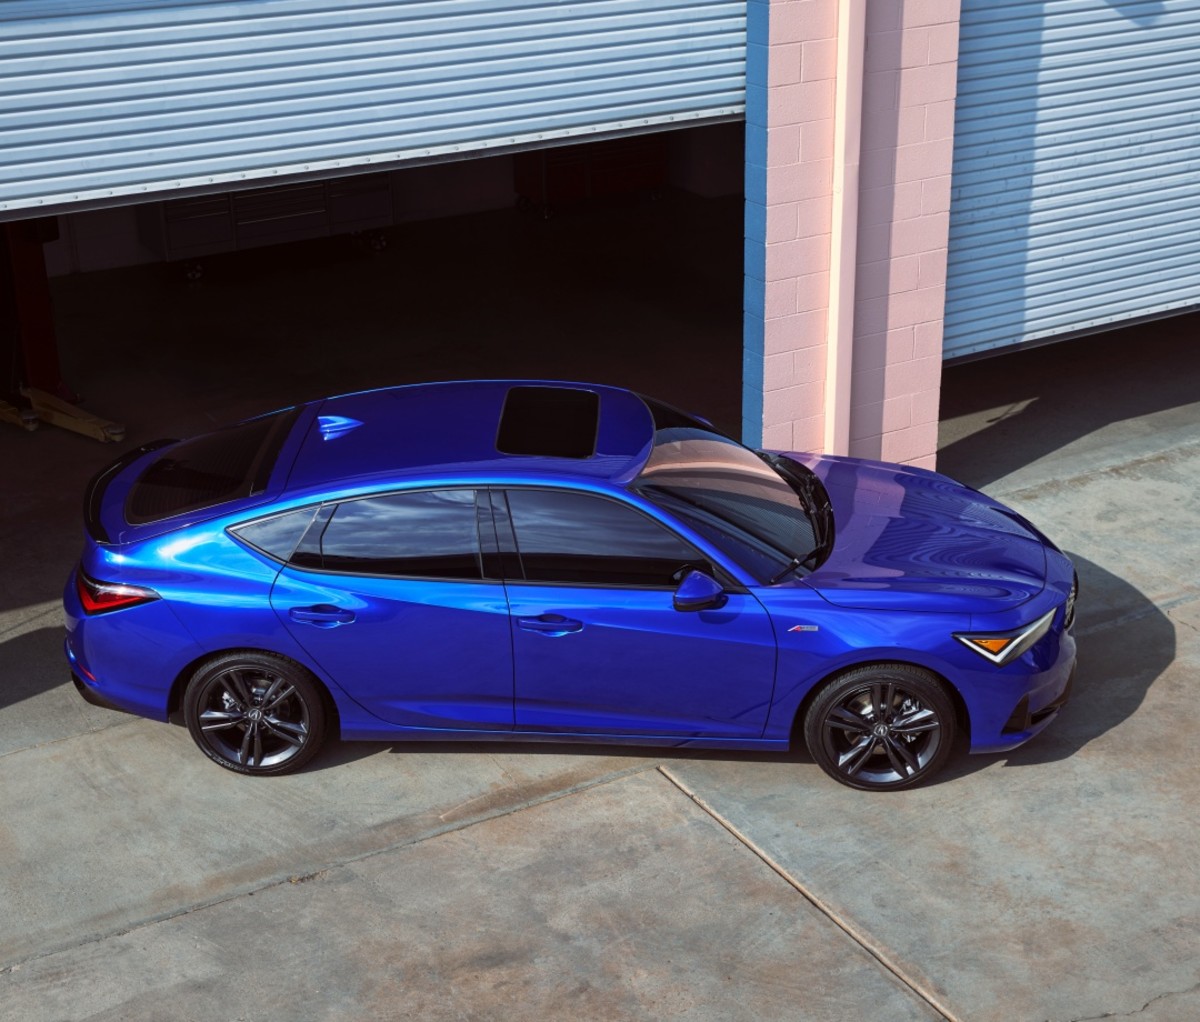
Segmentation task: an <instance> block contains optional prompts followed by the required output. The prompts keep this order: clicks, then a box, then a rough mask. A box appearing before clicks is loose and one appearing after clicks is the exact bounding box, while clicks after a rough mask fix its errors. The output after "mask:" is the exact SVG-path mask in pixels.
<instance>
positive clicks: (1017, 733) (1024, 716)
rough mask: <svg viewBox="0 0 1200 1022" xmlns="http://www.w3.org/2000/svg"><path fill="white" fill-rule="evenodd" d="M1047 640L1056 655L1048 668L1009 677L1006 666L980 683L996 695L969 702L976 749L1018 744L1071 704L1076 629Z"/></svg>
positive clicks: (992, 749) (1004, 749)
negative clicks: (1074, 631) (1006, 674)
mask: <svg viewBox="0 0 1200 1022" xmlns="http://www.w3.org/2000/svg"><path fill="white" fill-rule="evenodd" d="M1047 639H1048V640H1050V641H1051V649H1052V650H1053V652H1054V654H1055V655H1054V656H1053V657H1052V659H1051V660H1050V662H1049V663H1046V662H1045V661H1043V664H1044V666H1043V669H1041V670H1035V671H1033V672H1028V671H1027V672H1025V673H1021V672H1019V671H1018V672H1017V673H1014V674H1013V675H1011V676H1010V677H1007V678H1004V679H1001V678H1000V677H999V675H1001V674H1004V673H1006V671H997V672H995V673H994V674H993V675H992V677H991V678H986V679H980V680H979V681H977V682H976V685H977V686H979V688H978V689H977V691H979V690H987V691H989V695H990V698H988V699H986V700H984V699H977V700H975V705H972V700H969V699H968V701H967V708H968V713H970V715H971V752H973V753H987V752H1008V751H1010V750H1012V749H1015V748H1017V747H1018V746H1020V745H1023V744H1024V743H1025V742H1027V741H1029V739H1031V738H1033V737H1034V736H1035V735H1038V734H1040V733H1041V732H1042V731H1044V730H1045V729H1046V728H1047V727H1049V726H1050V724H1051V722H1052V721H1053V720H1054V719H1055V718H1056V717H1057V716H1058V714H1059V711H1060V710H1062V708H1063V707H1064V706H1065V705H1066V704H1067V701H1068V700H1069V699H1070V697H1071V690H1072V688H1073V687H1074V684H1075V669H1076V655H1075V638H1074V636H1073V635H1071V634H1070V632H1059V633H1057V634H1056V635H1054V636H1047ZM1045 652H1046V650H1043V651H1042V653H1043V654H1044V653H1045ZM1022 659H1024V658H1022ZM1014 666H1017V665H1014Z"/></svg>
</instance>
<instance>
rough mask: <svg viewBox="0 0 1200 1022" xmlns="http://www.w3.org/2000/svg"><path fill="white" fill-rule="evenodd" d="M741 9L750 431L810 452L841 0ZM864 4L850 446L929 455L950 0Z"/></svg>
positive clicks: (908, 456)
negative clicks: (745, 22) (745, 16)
mask: <svg viewBox="0 0 1200 1022" xmlns="http://www.w3.org/2000/svg"><path fill="white" fill-rule="evenodd" d="M749 7H750V18H749V53H748V61H747V168H746V201H747V213H746V242H747V244H746V250H747V259H746V273H747V279H746V301H745V322H744V327H745V337H746V344H745V349H746V352H745V359H746V372H745V401H744V418H745V435H746V438H747V440H749V441H755V440H759V439H761V442H762V443H763V445H764V446H767V447H775V448H783V449H794V450H819V449H821V448H822V446H823V443H824V421H825V419H824V414H825V393H824V388H825V377H826V365H827V358H828V349H827V343H828V342H827V329H826V328H827V321H828V303H829V269H830V265H829V257H830V238H831V236H830V231H831V222H832V209H833V205H832V204H833V144H834V112H835V80H836V74H837V31H838V16H839V9H840V7H841V5H840V4H839V2H838V0H750V5H749ZM866 12H867V22H866V33H867V48H866V55H865V67H864V76H863V109H862V124H861V161H860V178H859V210H858V214H859V215H858V236H857V242H858V254H857V274H856V281H855V310H854V350H853V371H852V377H851V395H850V402H851V421H850V449H849V453H851V454H855V455H858V456H861V457H872V458H884V459H886V460H890V461H901V462H908V463H913V464H919V465H923V466H932V464H933V460H934V454H935V452H936V449H937V419H938V398H939V391H940V382H941V372H942V363H941V341H942V313H943V308H944V304H945V280H946V245H947V235H948V231H949V207H950V167H951V161H952V158H953V129H954V95H955V83H956V75H957V56H958V16H959V0H869V2H868V3H867V4H866ZM756 388H757V394H755V393H754V390H755V389H756Z"/></svg>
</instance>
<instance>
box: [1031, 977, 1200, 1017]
mask: <svg viewBox="0 0 1200 1022" xmlns="http://www.w3.org/2000/svg"><path fill="white" fill-rule="evenodd" d="M1198 990H1200V983H1197V984H1195V985H1194V986H1190V987H1188V988H1187V989H1186V990H1168V991H1167V992H1166V993H1165V994H1159V995H1158V996H1157V997H1151V998H1150V1000H1148V1001H1147V1002H1146V1003H1145V1004H1143V1005H1142V1006H1141V1007H1140V1008H1134V1009H1133V1011H1123V1012H1119V1013H1118V1012H1112V1011H1110V1012H1105V1013H1104V1014H1103V1015H1089V1016H1088V1017H1087V1018H1074V1019H1071V1020H1070V1022H1101V1019H1106V1018H1133V1017H1134V1016H1135V1015H1140V1014H1141V1013H1142V1012H1143V1011H1145V1010H1146V1009H1147V1008H1149V1007H1150V1005H1152V1004H1157V1003H1158V1002H1159V1001H1165V1000H1167V998H1169V997H1186V996H1187V995H1188V994H1194V993H1196V991H1198ZM1046 1022H1054V1019H1047V1020H1046Z"/></svg>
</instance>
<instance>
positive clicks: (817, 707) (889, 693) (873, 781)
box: [804, 664, 958, 791]
mask: <svg viewBox="0 0 1200 1022" xmlns="http://www.w3.org/2000/svg"><path fill="white" fill-rule="evenodd" d="M877 706H882V707H883V713H882V719H880V717H881V715H880V714H879V712H878V711H877V710H876V707H877ZM957 731H958V724H957V721H956V718H955V713H954V704H953V702H952V701H951V699H950V696H949V694H948V693H947V692H946V688H945V686H944V685H943V683H942V682H941V681H940V680H939V679H938V678H936V677H935V676H934V675H932V674H930V673H929V672H928V671H926V670H923V669H921V668H919V667H913V666H911V665H909V664H872V665H870V666H866V667H856V668H854V669H853V670H850V671H847V672H846V673H844V674H839V675H838V676H837V677H834V678H831V679H829V681H827V682H826V683H825V684H824V686H822V688H821V689H820V690H819V691H818V692H817V695H816V698H814V699H813V701H812V703H811V704H810V705H809V708H808V712H807V713H806V714H805V715H804V740H805V742H806V744H807V745H808V751H809V754H810V755H811V756H812V758H813V759H814V760H815V761H816V763H817V765H818V766H819V767H820V768H821V769H822V770H824V771H825V772H826V773H827V774H829V776H830V777H832V778H833V779H834V780H835V781H839V782H841V783H842V784H845V785H848V786H849V787H851V788H858V789H859V790H860V791H898V790H900V789H902V788H911V787H913V786H915V785H917V784H921V783H923V782H925V781H927V780H928V779H929V778H930V777H932V776H933V775H934V774H935V773H937V772H938V770H940V769H941V768H942V766H943V765H944V764H945V762H946V760H947V759H948V758H949V756H950V753H951V751H952V749H953V747H954V742H955V737H956V734H957Z"/></svg>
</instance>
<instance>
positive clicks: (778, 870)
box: [658, 766, 963, 1022]
mask: <svg viewBox="0 0 1200 1022" xmlns="http://www.w3.org/2000/svg"><path fill="white" fill-rule="evenodd" d="M658 771H659V773H661V774H662V775H663V777H665V778H666V779H667V780H668V781H670V782H671V784H673V785H674V786H675V787H676V788H678V789H679V791H680V792H681V793H682V794H683V795H685V796H686V797H687V798H689V799H691V801H692V802H694V803H695V804H696V805H697V806H699V807H700V809H702V810H703V811H704V812H705V813H707V814H708V815H709V816H710V817H711V818H712V819H713V820H714V821H716V823H718V824H719V825H720V826H721V827H722V828H723V829H724V830H726V831H727V832H728V833H729V834H730V835H731V836H732V837H733V838H734V839H735V840H736V841H738V842H739V843H741V844H742V845H744V846H745V847H746V849H747V850H749V851H750V852H751V853H753V854H754V855H755V856H756V857H757V858H758V859H760V860H761V861H762V863H763V864H764V865H765V866H766V867H767V868H768V869H770V870H771V871H772V872H774V873H775V874H776V875H778V876H779V877H780V879H782V880H783V881H784V882H785V883H787V885H788V886H789V887H791V888H792V889H793V890H794V891H796V893H797V894H799V895H800V896H801V897H802V898H804V900H805V901H807V902H808V903H809V904H810V905H812V906H813V908H815V909H816V910H817V911H818V912H820V913H821V915H823V916H824V917H825V918H827V919H828V920H829V921H830V922H831V923H833V924H834V926H836V927H837V928H838V929H839V930H841V931H842V932H843V933H844V934H846V936H847V937H849V938H850V939H851V940H852V941H854V943H855V944H857V945H858V946H859V947H860V948H862V949H863V951H865V952H866V953H867V954H868V955H869V956H870V957H871V958H873V959H874V960H875V961H876V962H878V963H879V965H880V966H881V967H882V968H883V969H884V970H885V971H886V972H888V973H890V974H891V975H892V977H893V978H894V979H895V980H896V981H897V982H898V983H900V985H901V986H903V987H904V988H905V989H906V990H908V991H909V992H910V993H911V994H912V995H913V996H914V997H916V998H917V999H918V1000H919V1001H921V1002H922V1003H923V1004H925V1005H926V1006H927V1007H928V1008H930V1009H931V1010H932V1011H934V1012H936V1013H937V1015H938V1016H939V1017H940V1018H942V1019H943V1020H944V1022H963V1020H962V1019H961V1018H960V1017H959V1016H958V1015H955V1014H954V1013H953V1012H952V1011H951V1010H950V1009H949V1008H947V1007H946V1006H945V1005H944V1004H942V1003H941V1001H940V1000H939V999H938V997H937V995H936V994H935V993H934V992H933V991H932V990H929V989H928V988H927V987H926V986H925V985H923V984H922V983H921V982H920V981H919V980H917V979H915V978H914V977H912V976H909V975H908V974H907V973H906V972H905V971H904V969H903V968H902V967H901V966H899V965H897V964H896V963H895V962H893V961H892V960H891V959H890V958H889V957H888V955H887V952H886V949H884V948H883V947H881V946H880V945H878V944H877V943H876V942H875V941H873V940H872V939H871V937H870V936H869V935H868V934H866V933H864V932H862V931H861V930H859V929H858V927H856V926H855V925H854V924H853V923H852V922H851V921H850V920H848V919H846V918H844V917H843V916H841V915H839V914H838V912H837V911H836V909H835V908H834V907H833V906H832V905H829V904H827V903H826V902H824V901H823V900H821V898H819V897H818V896H817V895H816V894H814V893H813V892H812V891H811V890H809V889H808V888H807V887H805V885H804V884H803V883H801V882H800V880H798V879H797V878H796V877H794V876H792V875H791V874H790V873H789V872H788V871H787V870H786V869H784V867H783V866H782V865H781V864H780V863H778V862H776V861H775V859H773V858H772V857H771V856H770V855H769V854H767V852H766V850H765V849H763V848H762V847H760V846H759V845H758V844H756V843H755V842H754V841H753V840H751V838H750V837H749V836H748V835H746V834H743V833H742V831H740V830H739V829H738V828H737V827H736V826H735V825H734V824H733V823H732V822H730V821H729V820H727V819H726V818H725V817H723V816H722V815H721V814H720V813H718V812H717V811H716V810H715V809H714V808H713V807H712V806H710V805H709V804H708V803H707V802H705V801H704V799H702V798H701V797H700V796H699V795H697V794H696V793H695V792H694V791H692V790H691V789H690V788H689V787H688V786H687V785H686V784H684V782H683V781H682V780H681V779H680V778H678V777H677V776H676V775H675V774H673V773H672V772H671V771H670V769H669V768H667V767H666V766H659V768H658Z"/></svg>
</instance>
